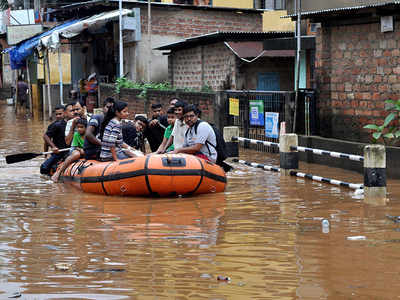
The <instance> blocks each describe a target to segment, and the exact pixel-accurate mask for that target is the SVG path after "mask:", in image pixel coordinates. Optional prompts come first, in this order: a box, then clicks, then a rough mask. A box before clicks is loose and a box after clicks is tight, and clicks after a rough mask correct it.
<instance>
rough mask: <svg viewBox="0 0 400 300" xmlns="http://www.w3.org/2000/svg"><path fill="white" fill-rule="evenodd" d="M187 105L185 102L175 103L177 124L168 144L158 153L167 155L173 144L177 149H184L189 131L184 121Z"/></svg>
mask: <svg viewBox="0 0 400 300" xmlns="http://www.w3.org/2000/svg"><path fill="white" fill-rule="evenodd" d="M185 106H186V103H185V102H183V101H177V102H176V103H175V116H176V119H175V123H174V126H173V129H172V132H171V135H170V137H169V139H168V141H167V143H166V144H165V145H164V146H163V148H160V149H158V150H157V153H165V151H166V150H167V149H168V148H169V147H170V146H171V145H172V144H173V145H174V148H175V149H178V148H182V147H183V143H184V142H185V133H186V131H187V130H188V128H189V127H188V126H187V125H186V124H185V122H184V120H183V108H184V107H185Z"/></svg>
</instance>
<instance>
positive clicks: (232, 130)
mask: <svg viewBox="0 0 400 300" xmlns="http://www.w3.org/2000/svg"><path fill="white" fill-rule="evenodd" d="M238 136H239V127H237V126H229V127H224V140H225V143H226V150H227V152H228V154H229V157H239V142H238V141H235V142H234V141H232V138H233V137H238Z"/></svg>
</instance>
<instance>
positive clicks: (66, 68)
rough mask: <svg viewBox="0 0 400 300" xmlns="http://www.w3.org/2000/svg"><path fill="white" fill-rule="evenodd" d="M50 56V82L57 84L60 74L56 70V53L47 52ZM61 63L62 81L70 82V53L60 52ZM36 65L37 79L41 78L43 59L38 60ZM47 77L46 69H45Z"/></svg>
mask: <svg viewBox="0 0 400 300" xmlns="http://www.w3.org/2000/svg"><path fill="white" fill-rule="evenodd" d="M49 56H50V61H49V65H50V82H51V84H57V83H59V82H60V76H59V74H60V73H59V71H58V53H57V52H55V53H53V52H49ZM61 65H62V69H63V83H65V84H69V83H71V54H70V53H61ZM37 66H38V70H37V71H38V74H37V77H38V79H43V61H42V60H41V61H39V63H38V64H37ZM46 77H47V70H46Z"/></svg>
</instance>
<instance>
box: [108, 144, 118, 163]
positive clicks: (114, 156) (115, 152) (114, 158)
mask: <svg viewBox="0 0 400 300" xmlns="http://www.w3.org/2000/svg"><path fill="white" fill-rule="evenodd" d="M110 151H111V155H112V158H113V160H118V157H117V151H115V147H111V148H110Z"/></svg>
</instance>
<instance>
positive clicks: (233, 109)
mask: <svg viewBox="0 0 400 300" xmlns="http://www.w3.org/2000/svg"><path fill="white" fill-rule="evenodd" d="M229 114H230V115H231V116H239V99H236V98H229Z"/></svg>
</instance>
